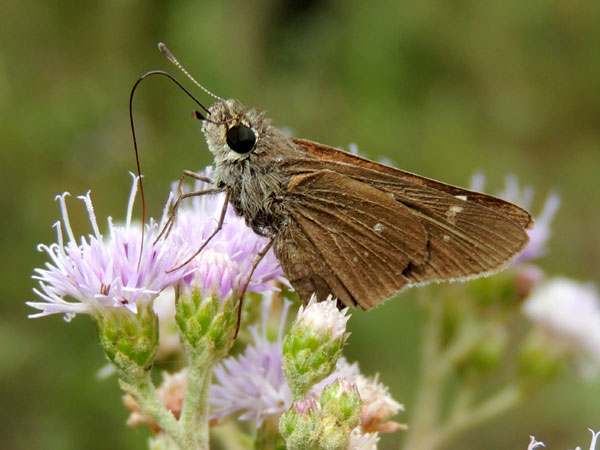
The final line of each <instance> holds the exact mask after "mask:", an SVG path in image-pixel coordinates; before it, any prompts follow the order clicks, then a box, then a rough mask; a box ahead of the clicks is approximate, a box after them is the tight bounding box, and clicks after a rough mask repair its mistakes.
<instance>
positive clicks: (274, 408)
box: [210, 301, 292, 427]
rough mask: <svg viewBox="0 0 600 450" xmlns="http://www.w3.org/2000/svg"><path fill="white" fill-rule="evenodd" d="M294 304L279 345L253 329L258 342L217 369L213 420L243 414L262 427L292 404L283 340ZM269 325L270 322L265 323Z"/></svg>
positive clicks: (241, 417)
mask: <svg viewBox="0 0 600 450" xmlns="http://www.w3.org/2000/svg"><path fill="white" fill-rule="evenodd" d="M289 307H290V302H288V301H286V302H285V304H284V308H283V313H282V320H281V325H280V329H279V334H278V337H277V341H276V342H270V341H269V340H268V339H267V336H266V326H263V327H262V330H261V333H260V334H259V332H258V330H257V328H255V327H253V328H251V329H250V332H251V333H252V337H253V338H254V343H253V344H250V345H248V346H247V347H246V350H245V351H244V353H242V354H241V355H239V356H238V357H229V358H226V359H225V360H223V362H222V363H221V365H219V366H217V367H216V368H215V370H214V376H215V379H216V382H217V384H213V385H212V386H211V387H210V403H211V404H212V416H211V417H212V418H219V417H224V416H228V415H230V414H235V413H239V412H241V413H242V414H241V416H240V419H241V420H255V421H256V426H257V427H260V426H261V425H262V423H263V422H264V420H265V419H267V418H268V417H269V416H275V417H279V416H280V415H281V414H282V413H283V412H284V411H285V410H287V409H288V408H289V406H290V405H291V404H292V392H291V390H290V388H289V386H288V385H287V382H286V379H285V375H284V373H283V368H282V364H283V356H282V345H283V344H282V338H283V325H284V324H285V321H286V318H287V313H288V310H289ZM263 323H266V321H263Z"/></svg>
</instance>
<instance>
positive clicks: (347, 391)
mask: <svg viewBox="0 0 600 450" xmlns="http://www.w3.org/2000/svg"><path fill="white" fill-rule="evenodd" d="M321 410H322V411H323V415H330V416H332V417H335V419H336V421H337V422H338V423H339V424H341V425H343V426H345V427H347V428H348V431H350V430H352V428H354V427H357V426H358V425H359V424H360V413H361V411H362V401H361V399H360V394H359V393H358V388H357V387H356V385H354V384H350V383H349V382H348V381H347V380H345V379H343V378H342V379H338V380H335V381H334V382H333V383H331V384H329V385H327V386H325V388H324V389H323V392H322V393H321Z"/></svg>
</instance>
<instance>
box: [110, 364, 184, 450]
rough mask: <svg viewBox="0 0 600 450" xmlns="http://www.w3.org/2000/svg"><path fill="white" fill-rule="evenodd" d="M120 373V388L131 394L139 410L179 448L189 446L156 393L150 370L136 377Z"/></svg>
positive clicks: (177, 424)
mask: <svg viewBox="0 0 600 450" xmlns="http://www.w3.org/2000/svg"><path fill="white" fill-rule="evenodd" d="M121 375H122V376H121V378H120V379H119V384H120V385H121V388H122V389H123V390H124V391H125V392H127V393H128V394H130V395H131V396H133V398H134V399H135V401H136V402H137V404H138V405H139V407H140V409H141V411H142V412H143V413H144V414H146V415H148V416H150V417H152V418H153V419H154V420H155V421H156V423H157V425H158V426H159V427H160V429H161V430H163V431H164V432H165V433H166V434H168V435H169V436H170V437H171V438H172V439H173V441H175V442H176V443H177V445H178V446H179V447H180V448H181V449H187V448H190V447H189V446H188V445H186V440H185V439H184V435H183V433H182V432H181V431H182V430H181V427H180V426H179V423H178V422H177V420H176V419H175V417H173V414H171V411H169V410H168V409H167V408H165V406H164V404H163V403H162V402H161V401H160V399H159V398H158V396H157V395H156V390H155V389H154V385H153V384H152V380H151V378H150V372H149V371H147V372H146V373H145V374H143V375H140V376H136V377H133V376H123V375H124V374H121Z"/></svg>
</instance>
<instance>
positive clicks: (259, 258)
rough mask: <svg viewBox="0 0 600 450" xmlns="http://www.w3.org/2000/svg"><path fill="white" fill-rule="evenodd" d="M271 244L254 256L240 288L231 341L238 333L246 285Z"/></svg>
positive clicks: (271, 242)
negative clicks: (244, 281)
mask: <svg viewBox="0 0 600 450" xmlns="http://www.w3.org/2000/svg"><path fill="white" fill-rule="evenodd" d="M273 242H274V240H273V239H271V240H270V241H269V243H268V244H267V245H265V247H264V248H263V249H262V250H261V251H260V252H259V253H258V255H256V259H255V260H254V262H253V263H252V267H251V268H250V273H249V274H248V278H247V279H246V283H244V287H243V288H242V291H241V292H240V301H239V304H238V311H237V325H236V328H235V335H234V336H233V339H236V338H237V335H238V333H239V331H240V324H241V322H242V306H243V304H244V296H245V295H246V290H247V289H248V285H249V284H250V280H251V279H252V275H254V271H255V270H256V268H257V267H258V265H259V264H260V262H261V261H262V259H263V258H264V257H265V255H266V254H267V253H268V252H269V250H270V249H271V247H272V246H273Z"/></svg>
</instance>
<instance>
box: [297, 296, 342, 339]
mask: <svg viewBox="0 0 600 450" xmlns="http://www.w3.org/2000/svg"><path fill="white" fill-rule="evenodd" d="M349 318H350V315H349V314H348V308H344V309H343V310H341V311H340V310H339V309H338V307H337V300H335V299H334V298H332V297H331V295H330V296H329V297H327V300H325V301H322V302H318V301H317V298H316V296H315V295H314V294H313V296H312V297H311V298H310V301H309V302H308V304H307V305H306V307H304V305H303V306H301V307H300V310H299V311H298V317H297V318H296V322H297V323H298V324H299V325H302V326H303V327H307V328H310V330H311V331H312V332H313V333H315V334H316V335H319V336H327V335H329V338H330V339H332V340H336V339H340V338H342V337H344V336H345V335H346V323H347V322H348V319H349ZM346 337H347V336H346Z"/></svg>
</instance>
